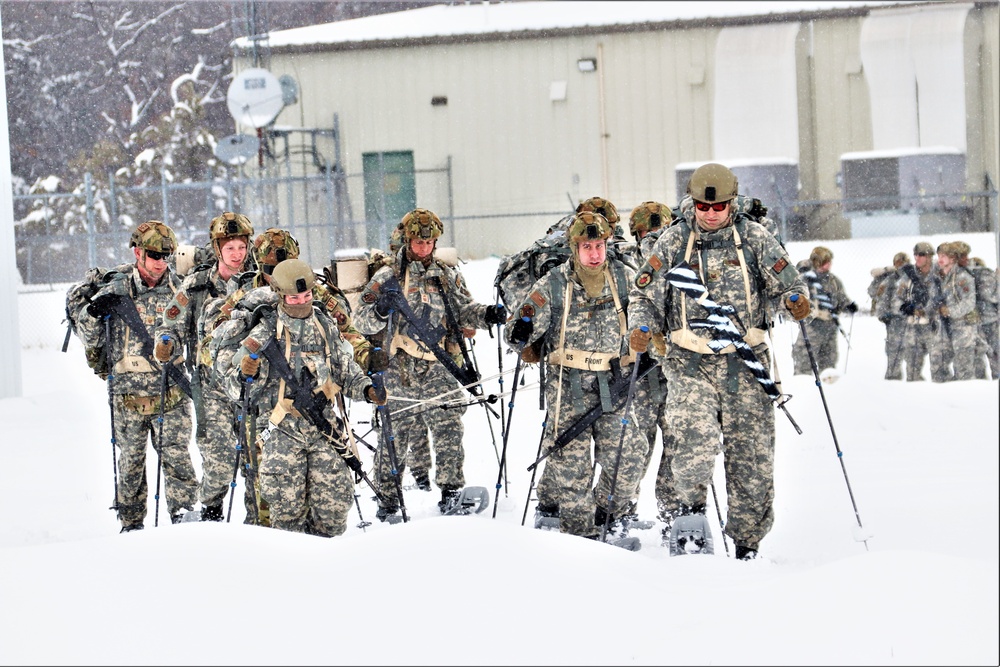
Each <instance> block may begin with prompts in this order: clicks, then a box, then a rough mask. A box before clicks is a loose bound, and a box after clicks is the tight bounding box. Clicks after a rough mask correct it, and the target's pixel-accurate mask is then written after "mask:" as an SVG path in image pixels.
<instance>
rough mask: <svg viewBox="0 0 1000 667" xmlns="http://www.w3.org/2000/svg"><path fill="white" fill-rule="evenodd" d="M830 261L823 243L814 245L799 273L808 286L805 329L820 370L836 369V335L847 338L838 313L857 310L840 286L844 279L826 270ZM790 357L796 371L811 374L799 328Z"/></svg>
mask: <svg viewBox="0 0 1000 667" xmlns="http://www.w3.org/2000/svg"><path fill="white" fill-rule="evenodd" d="M832 265H833V251H831V250H830V249H829V248H827V247H824V246H816V247H815V248H813V250H812V252H811V253H809V268H808V269H807V270H806V271H805V272H804V273H803V274H802V277H803V279H804V280H805V281H806V284H807V285H808V286H809V302H810V303H811V304H812V313H811V315H812V318H811V319H809V320H808V321H806V323H805V325H806V326H805V329H806V332H807V335H808V336H809V342H810V343H811V344H812V349H813V357H814V358H815V360H816V366H817V368H819V369H820V370H821V371H822V370H826V369H827V368H832V369H836V368H837V359H838V358H839V350H838V349H837V336H838V335H842V336H844V339H845V340H847V344H848V345H850V340H849V339H847V332H846V331H844V328H843V327H842V326H841V323H840V315H841V313H848V314H850V315H851V316H852V317H853V316H854V314H855V313H856V312H858V304H857V303H855V302H854V300H852V299H851V298H850V297H849V296H847V292H846V291H845V290H844V283H843V281H841V280H840V278H838V277H837V276H836V275H834V274H833V273H832V272H831V271H830V267H831V266H832ZM792 360H793V362H794V365H795V374H796V375H811V374H812V364H811V363H810V361H809V351H808V350H807V349H806V343H805V339H804V338H803V334H802V332H801V331H800V332H799V335H798V338H796V340H795V342H794V343H793V344H792Z"/></svg>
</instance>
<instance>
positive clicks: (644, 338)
mask: <svg viewBox="0 0 1000 667" xmlns="http://www.w3.org/2000/svg"><path fill="white" fill-rule="evenodd" d="M652 338H653V334H651V333H649V327H639V328H638V329H632V333H631V334H630V335H629V337H628V346H629V347H630V348H631V349H632V351H633V352H636V353H641V352H645V351H646V349H647V348H649V341H650V340H652Z"/></svg>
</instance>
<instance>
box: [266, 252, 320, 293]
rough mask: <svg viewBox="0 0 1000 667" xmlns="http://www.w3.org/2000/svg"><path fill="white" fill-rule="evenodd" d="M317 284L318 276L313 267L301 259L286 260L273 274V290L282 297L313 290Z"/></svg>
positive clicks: (280, 263) (276, 267) (279, 263)
mask: <svg viewBox="0 0 1000 667" xmlns="http://www.w3.org/2000/svg"><path fill="white" fill-rule="evenodd" d="M315 284H316V274H315V273H313V270H312V267H311V266H309V265H308V264H307V263H305V262H304V261H303V260H301V259H297V258H296V259H286V260H285V261H283V262H278V265H277V266H275V267H274V271H273V272H272V273H271V289H273V290H274V291H275V292H277V293H278V294H280V295H281V296H294V295H296V294H302V293H303V292H308V291H309V290H311V289H312V287H313V285H315Z"/></svg>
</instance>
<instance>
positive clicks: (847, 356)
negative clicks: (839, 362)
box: [844, 313, 854, 375]
mask: <svg viewBox="0 0 1000 667" xmlns="http://www.w3.org/2000/svg"><path fill="white" fill-rule="evenodd" d="M852 333H854V313H851V323H850V325H848V327H847V353H846V354H844V374H845V375H846V374H847V362H848V361H849V360H850V358H851V334H852Z"/></svg>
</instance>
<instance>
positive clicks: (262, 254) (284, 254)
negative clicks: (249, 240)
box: [253, 227, 299, 274]
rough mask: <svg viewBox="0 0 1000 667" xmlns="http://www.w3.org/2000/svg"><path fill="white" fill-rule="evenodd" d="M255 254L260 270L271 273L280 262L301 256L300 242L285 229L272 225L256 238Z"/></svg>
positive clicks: (254, 244) (254, 243)
mask: <svg viewBox="0 0 1000 667" xmlns="http://www.w3.org/2000/svg"><path fill="white" fill-rule="evenodd" d="M253 254H254V259H256V260H257V266H259V267H260V270H261V271H263V272H264V273H267V274H270V273H271V272H272V271H273V270H274V267H275V266H276V265H277V264H278V263H280V262H283V261H285V260H286V259H296V258H297V257H298V256H299V242H298V241H296V240H295V237H294V236H292V235H291V234H289V233H288V232H286V231H285V230H284V229H278V228H277V227H271V228H269V229H266V230H264V231H263V232H262V233H261V234H260V235H258V236H257V238H256V239H254V242H253Z"/></svg>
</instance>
